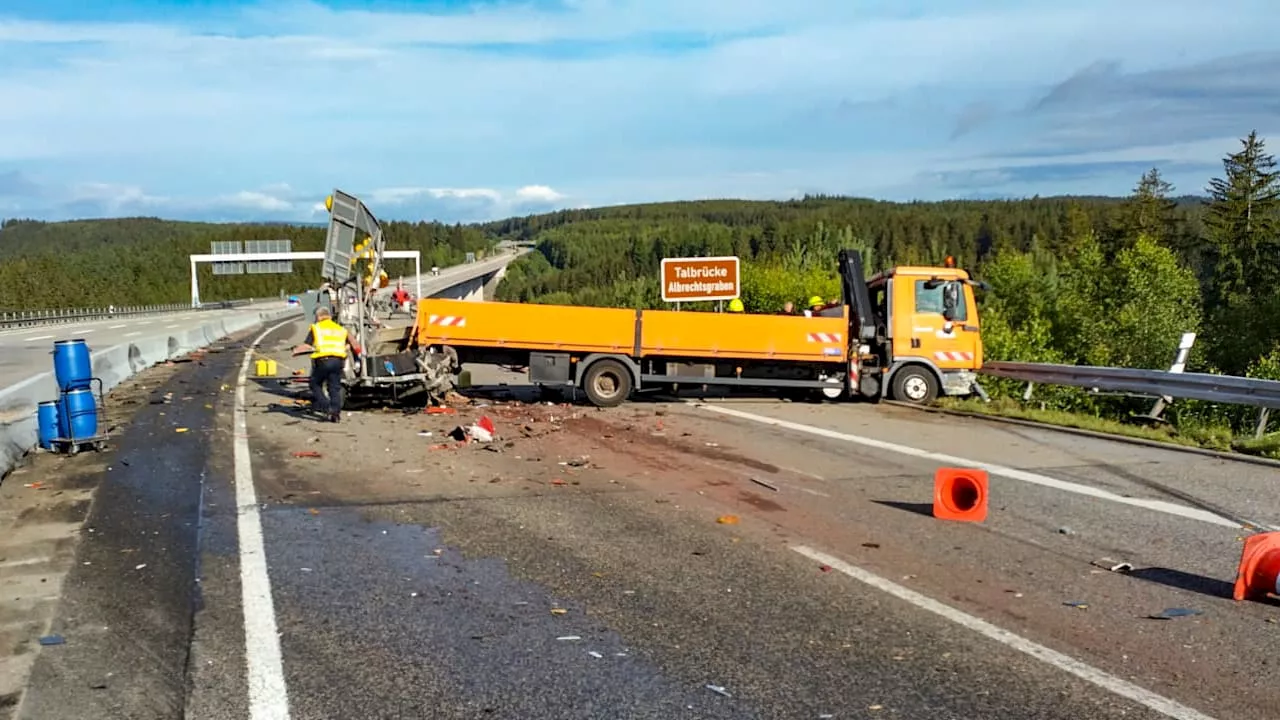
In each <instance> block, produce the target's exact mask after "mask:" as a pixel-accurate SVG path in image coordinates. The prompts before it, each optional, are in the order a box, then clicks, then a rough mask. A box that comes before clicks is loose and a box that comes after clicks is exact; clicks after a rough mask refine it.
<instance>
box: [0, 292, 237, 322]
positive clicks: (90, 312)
mask: <svg viewBox="0 0 1280 720" xmlns="http://www.w3.org/2000/svg"><path fill="white" fill-rule="evenodd" d="M253 302H254V299H253V298H247V299H242V300H225V301H219V302H209V303H202V304H201V305H200V307H198V308H193V307H191V304H190V303H171V304H168V305H128V306H125V305H121V306H119V307H92V308H59V309H51V310H11V311H0V329H5V328H16V327H35V326H40V325H58V324H62V323H74V322H85V321H87V320H109V319H111V318H117V317H137V316H140V315H163V314H165V313H175V312H191V311H192V310H225V309H227V308H234V307H241V306H244V305H249V304H251V303H253Z"/></svg>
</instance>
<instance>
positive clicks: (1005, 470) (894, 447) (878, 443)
mask: <svg viewBox="0 0 1280 720" xmlns="http://www.w3.org/2000/svg"><path fill="white" fill-rule="evenodd" d="M691 404H693V405H694V406H695V407H698V408H702V409H703V410H710V411H711V412H715V413H720V414H722V415H729V416H730V417H736V418H742V419H743V420H751V421H754V422H758V423H763V424H765V425H774V426H777V427H781V428H786V429H788V430H795V431H797V432H802V433H808V434H810V435H818V436H820V437H825V438H830V439H832V440H843V441H844V442H850V443H855V444H857V445H865V446H866V447H872V448H876V449H877V450H887V451H889V452H895V453H898V454H900V455H909V456H911V457H916V458H920V459H922V460H933V461H935V462H939V463H942V464H944V465H954V466H962V467H970V468H980V469H982V470H986V471H987V472H988V473H991V474H992V475H999V476H1001V477H1006V478H1009V479H1011V480H1021V481H1022V482H1025V483H1031V484H1032V485H1042V486H1044V487H1048V488H1053V489H1055V490H1064V491H1066V492H1072V493H1076V494H1078V495H1086V496H1088V497H1093V498H1098V499H1099V500H1109V501H1111V502H1114V503H1119V504H1121V505H1132V506H1134V507H1140V508H1146V509H1147V510H1155V511H1157V512H1162V513H1167V514H1169V515H1176V516H1178V517H1183V518H1187V519H1189V520H1199V521H1201V522H1206V523H1209V524H1211V525H1220V526H1222V527H1229V528H1235V529H1240V528H1241V527H1242V526H1241V524H1240V523H1238V522H1236V521H1234V520H1229V519H1227V518H1224V517H1222V516H1221V515H1218V514H1217V513H1212V512H1209V511H1208V510H1201V509H1200V508H1193V507H1187V506H1186V505H1179V504H1177V503H1171V502H1166V501H1164V500H1150V499H1145V498H1133V497H1125V496H1124V495H1117V494H1116V493H1113V492H1109V491H1107V490H1102V489H1099V488H1095V487H1091V486H1089V485H1081V484H1079V483H1073V482H1067V481H1066V480H1059V479H1057V478H1052V477H1049V476H1048V475H1041V474H1039V473H1033V472H1028V471H1026V470H1018V469H1017V468H1011V467H1005V466H1003V465H996V464H993V463H988V462H981V461H979V460H970V459H968V458H962V457H957V456H955V455H947V454H945V453H936V452H930V451H928V450H921V449H919V448H913V447H911V446H909V445H899V444H897V443H891V442H887V441H885V440H876V439H874V438H868V437H862V436H861V435H850V434H848V433H842V432H838V431H836V430H827V429H826V428H820V427H814V426H812V425H804V424H802V423H797V422H791V421H789V420H780V419H778V418H772V417H768V416H766V415H756V414H755V413H749V412H743V411H742V410H734V409H733V408H726V407H716V406H714V405H708V404H706V403H698V402H696V401H695V402H692V403H691ZM1258 527H1261V528H1263V529H1264V530H1265V529H1272V528H1267V527H1266V526H1264V525H1258Z"/></svg>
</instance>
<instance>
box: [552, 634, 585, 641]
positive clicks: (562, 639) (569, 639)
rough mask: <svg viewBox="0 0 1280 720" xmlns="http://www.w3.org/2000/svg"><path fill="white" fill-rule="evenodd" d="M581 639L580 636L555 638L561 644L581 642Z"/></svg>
mask: <svg viewBox="0 0 1280 720" xmlns="http://www.w3.org/2000/svg"><path fill="white" fill-rule="evenodd" d="M581 639H582V636H580V635H561V636H560V637H558V638H556V640H560V641H561V642H572V641H574V640H581Z"/></svg>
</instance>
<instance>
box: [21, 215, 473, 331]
mask: <svg viewBox="0 0 1280 720" xmlns="http://www.w3.org/2000/svg"><path fill="white" fill-rule="evenodd" d="M383 231H384V232H385V233H386V236H387V242H388V244H389V246H390V247H393V248H396V249H401V250H418V251H420V252H421V253H422V266H423V270H424V271H426V269H427V268H430V267H431V266H432V265H453V264H456V263H460V262H462V260H463V258H464V257H465V256H466V253H468V252H476V253H483V252H485V251H486V250H488V249H489V248H491V247H492V246H493V240H491V239H490V238H488V237H486V236H485V234H484V232H482V231H481V230H480V229H479V228H476V227H472V226H464V225H444V224H442V223H425V222H422V223H403V222H393V223H384V224H383ZM324 237H325V228H324V227H323V226H312V227H305V226H294V225H280V224H259V225H246V224H213V223H194V222H176V221H172V220H159V219H156V218H123V219H119V220H81V221H74V222H58V223H49V222H40V221H35V220H6V221H4V222H3V223H0V311H13V310H44V309H49V308H71V307H106V306H107V305H117V306H125V305H163V304H166V303H178V302H184V301H186V300H187V299H188V298H190V297H191V291H190V288H191V282H190V273H191V266H190V263H189V262H188V261H187V256H188V255H192V254H197V253H208V252H210V248H211V245H210V243H213V242H226V241H245V240H291V241H293V249H294V250H295V251H299V252H301V251H315V250H323V249H324ZM294 270H295V274H293V275H276V274H260V275H218V276H215V275H213V269H212V268H211V267H210V266H209V265H208V264H202V265H200V266H199V273H200V295H201V299H202V300H204V301H206V302H210V301H215V300H232V299H238V298H248V297H263V298H265V297H275V296H278V295H279V294H280V293H281V292H301V291H303V290H306V289H308V288H314V287H316V286H318V285H319V284H320V261H318V260H306V261H295V262H294ZM388 271H389V272H390V273H391V276H392V279H393V280H394V278H395V276H397V275H411V274H412V273H413V261H412V260H393V261H390V262H389V263H388Z"/></svg>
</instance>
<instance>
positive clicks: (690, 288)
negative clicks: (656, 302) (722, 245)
mask: <svg viewBox="0 0 1280 720" xmlns="http://www.w3.org/2000/svg"><path fill="white" fill-rule="evenodd" d="M741 290H742V286H741V283H740V277H739V264H738V258H737V257H734V256H724V257H699V258H663V259H662V301H663V302H668V303H684V302H701V301H715V300H733V299H734V298H736V297H738V295H739V294H740V292H741Z"/></svg>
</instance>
